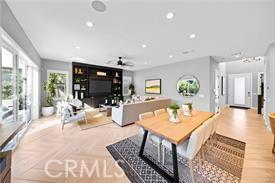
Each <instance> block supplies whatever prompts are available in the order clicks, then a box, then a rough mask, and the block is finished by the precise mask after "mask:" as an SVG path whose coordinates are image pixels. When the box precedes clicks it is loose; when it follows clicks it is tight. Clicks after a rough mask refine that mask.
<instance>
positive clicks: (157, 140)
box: [139, 112, 162, 162]
mask: <svg viewBox="0 0 275 183" xmlns="http://www.w3.org/2000/svg"><path fill="white" fill-rule="evenodd" d="M154 116H155V115H154V113H153V112H146V113H143V114H140V115H139V120H144V119H148V118H152V117H154ZM144 132H145V130H144V129H143V128H140V133H141V134H142V135H143V134H144ZM148 136H149V139H151V140H152V142H153V143H155V144H156V146H157V149H158V150H157V151H158V161H159V162H160V161H161V141H162V138H161V137H159V136H157V135H154V134H152V133H150V132H148Z"/></svg>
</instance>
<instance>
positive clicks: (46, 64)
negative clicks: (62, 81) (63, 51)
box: [41, 59, 72, 102]
mask: <svg viewBox="0 0 275 183" xmlns="http://www.w3.org/2000/svg"><path fill="white" fill-rule="evenodd" d="M48 70H58V71H66V72H68V74H69V86H68V87H69V94H71V93H72V63H69V62H62V61H57V60H49V59H42V62H41V90H42V94H41V101H42V102H44V101H45V96H46V95H45V91H44V90H43V83H44V82H45V81H46V80H47V71H48Z"/></svg>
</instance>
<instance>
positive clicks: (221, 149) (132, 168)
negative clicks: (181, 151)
mask: <svg viewBox="0 0 275 183" xmlns="http://www.w3.org/2000/svg"><path fill="white" fill-rule="evenodd" d="M141 139H142V137H141V136H139V135H136V136H132V137H129V138H127V139H124V140H122V141H119V142H117V143H115V144H112V145H109V146H107V149H108V150H109V152H110V153H111V155H112V156H113V157H114V159H115V160H116V161H117V162H118V164H119V165H120V167H121V168H122V169H123V170H124V172H125V174H126V175H127V177H128V178H129V180H130V181H131V182H136V183H140V182H148V183H149V182H159V183H160V182H167V181H166V179H164V178H163V177H162V176H161V175H160V174H158V173H157V172H156V171H155V170H154V169H152V168H151V167H150V166H149V165H148V164H146V163H145V162H144V161H143V160H142V159H141V158H139V156H138V152H139V148H140V144H141ZM215 141H216V143H213V145H207V146H205V148H204V151H205V161H204V163H203V165H202V167H201V169H200V168H199V157H200V156H199V154H200V153H198V155H197V156H196V157H195V158H194V160H193V161H192V163H193V167H194V176H195V182H198V183H201V182H219V183H220V182H240V180H241V174H242V169H243V161H244V154H245V143H244V142H240V141H238V140H235V139H231V138H228V137H225V136H222V135H219V134H216V136H215ZM144 155H145V156H146V157H147V158H149V159H150V160H151V161H153V162H154V163H156V164H157V165H158V166H159V167H161V168H162V169H163V170H164V171H166V172H167V173H168V174H170V175H172V172H173V164H172V153H171V151H169V150H167V151H166V156H165V163H164V164H161V163H159V162H158V161H157V147H156V146H154V145H153V143H152V142H150V141H149V140H147V142H146V145H145V149H144ZM178 166H179V176H180V182H191V177H190V171H189V167H188V161H187V160H186V159H185V158H183V157H181V156H180V155H178Z"/></svg>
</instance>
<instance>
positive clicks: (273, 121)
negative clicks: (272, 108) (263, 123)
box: [269, 113, 275, 154]
mask: <svg viewBox="0 0 275 183" xmlns="http://www.w3.org/2000/svg"><path fill="white" fill-rule="evenodd" d="M269 121H270V126H271V130H272V133H273V135H274V143H273V148H272V153H273V154H275V113H269Z"/></svg>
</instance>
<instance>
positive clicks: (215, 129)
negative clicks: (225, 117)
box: [210, 113, 220, 144]
mask: <svg viewBox="0 0 275 183" xmlns="http://www.w3.org/2000/svg"><path fill="white" fill-rule="evenodd" d="M219 115H220V114H219V113H217V114H215V115H214V116H213V117H212V119H213V125H212V130H211V136H210V142H211V144H213V143H214V142H216V140H215V137H216V131H217V127H218V117H219Z"/></svg>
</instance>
